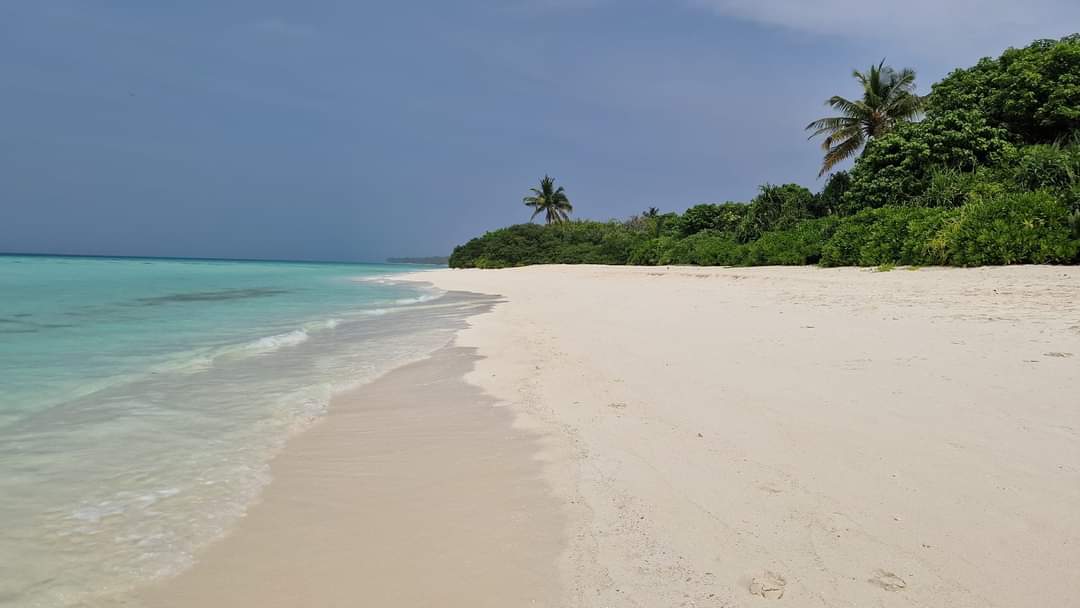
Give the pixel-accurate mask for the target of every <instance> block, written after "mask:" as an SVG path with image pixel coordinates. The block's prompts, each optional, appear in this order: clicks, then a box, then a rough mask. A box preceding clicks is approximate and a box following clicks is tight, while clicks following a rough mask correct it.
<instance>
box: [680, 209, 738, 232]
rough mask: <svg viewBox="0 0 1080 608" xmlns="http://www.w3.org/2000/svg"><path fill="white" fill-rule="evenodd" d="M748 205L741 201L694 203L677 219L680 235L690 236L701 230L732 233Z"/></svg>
mask: <svg viewBox="0 0 1080 608" xmlns="http://www.w3.org/2000/svg"><path fill="white" fill-rule="evenodd" d="M748 209H749V206H747V205H745V204H743V203H723V204H721V205H716V204H704V205H694V206H693V207H690V208H689V209H687V210H686V212H685V213H683V214H682V217H680V218H679V219H678V227H679V234H680V236H690V235H692V234H697V233H699V232H701V231H703V230H715V231H718V232H730V233H734V232H735V231H736V230H737V229H738V228H739V225H740V224H741V223H742V221H743V218H744V217H746V212H747V210H748Z"/></svg>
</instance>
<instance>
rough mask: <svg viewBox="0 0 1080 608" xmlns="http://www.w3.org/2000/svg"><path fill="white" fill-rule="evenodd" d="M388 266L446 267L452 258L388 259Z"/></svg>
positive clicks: (436, 256) (435, 256) (433, 256)
mask: <svg viewBox="0 0 1080 608" xmlns="http://www.w3.org/2000/svg"><path fill="white" fill-rule="evenodd" d="M386 262H387V263H388V264H433V265H437V266H446V265H447V264H448V263H449V262H450V258H448V257H446V256H445V255H443V256H438V255H432V256H427V257H421V258H386Z"/></svg>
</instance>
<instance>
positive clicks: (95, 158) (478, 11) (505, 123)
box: [0, 0, 1080, 260]
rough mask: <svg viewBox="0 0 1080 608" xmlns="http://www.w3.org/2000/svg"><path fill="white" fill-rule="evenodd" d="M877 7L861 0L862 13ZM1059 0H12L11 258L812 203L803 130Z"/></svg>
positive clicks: (254, 253) (932, 71)
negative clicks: (548, 207)
mask: <svg viewBox="0 0 1080 608" xmlns="http://www.w3.org/2000/svg"><path fill="white" fill-rule="evenodd" d="M879 6H880V7H881V8H877V7H879ZM1077 24H1080V2H1076V1H1075V0H1027V1H1025V2H1016V1H1015V0H983V1H977V0H932V1H931V0H908V1H907V2H903V3H899V4H898V3H895V2H890V3H884V2H879V3H875V2H869V3H868V2H865V1H855V0H820V1H818V2H808V1H806V0H668V1H666V2H665V1H660V0H626V1H623V0H506V1H502V2H497V1H480V0H464V1H452V0H432V1H408V0H397V1H393V2H390V1H387V2H379V1H374V0H368V1H364V0H353V1H319V0H310V1H307V2H295V1H290V2H285V1H277V0H257V1H256V0H248V1H223V0H214V1H203V0H186V1H184V2H154V1H146V0H114V1H105V0H99V1H94V0H86V1H76V0H27V1H22V0H7V1H5V2H3V3H0V251H24V252H63V253H108V254H125V255H177V256H220V257H265V258H308V259H349V260H378V259H382V258H383V257H386V256H389V255H409V254H415V255H422V254H423V255H426V254H445V253H448V252H449V250H450V249H451V248H452V247H453V245H455V244H458V243H460V242H463V241H464V240H466V239H467V238H469V237H471V236H474V235H476V234H478V233H480V232H483V231H484V230H487V229H490V228H494V227H498V226H501V225H505V224H509V223H514V222H518V221H524V220H527V219H528V213H527V211H528V210H527V209H526V208H525V207H524V206H523V205H522V203H521V197H522V196H523V195H524V194H525V193H526V190H527V189H528V187H530V186H531V185H533V183H534V182H536V181H537V178H539V177H540V176H542V175H543V174H544V173H550V174H551V175H553V176H555V177H556V178H557V179H558V180H559V182H560V183H562V184H563V185H565V186H566V188H567V191H568V193H569V195H570V198H571V200H572V201H573V203H574V205H575V208H576V209H577V213H576V215H577V216H578V217H588V218H594V219H608V218H612V217H625V216H628V215H630V214H632V213H635V212H638V211H640V210H642V209H644V208H645V207H648V206H650V205H655V206H658V207H660V208H661V209H664V210H677V211H681V210H683V209H685V208H686V207H688V206H690V205H692V204H695V203H700V202H712V201H723V200H747V199H749V198H750V197H751V196H752V195H753V194H754V192H755V189H756V187H757V185H758V184H761V183H763V182H788V181H796V182H799V183H802V184H804V185H806V186H808V187H810V188H811V189H814V190H817V189H818V188H820V185H821V182H820V181H818V180H817V179H816V174H817V167H818V163H819V160H820V151H819V149H818V147H817V144H816V143H815V142H808V141H806V137H805V133H804V132H803V127H804V126H805V125H806V123H808V122H809V121H810V120H813V119H815V118H818V117H819V116H821V115H823V114H825V113H827V108H825V106H824V105H823V100H824V99H825V98H826V97H828V96H829V95H831V94H834V93H840V94H844V95H856V94H857V91H856V89H855V88H854V86H853V80H852V79H851V78H850V73H851V70H852V68H854V67H860V68H861V67H865V66H867V65H869V64H870V63H872V62H876V61H878V60H880V59H881V58H882V57H886V58H887V59H888V61H889V63H891V64H893V65H894V66H896V67H913V68H915V69H916V70H917V71H918V74H919V84H920V90H921V91H922V92H928V91H929V88H930V84H931V83H932V82H933V81H934V80H937V79H938V78H940V77H941V76H943V75H944V74H945V73H947V71H948V70H950V69H952V68H953V67H955V66H961V65H963V66H966V65H970V64H971V63H973V62H974V61H975V60H977V58H978V57H980V56H983V55H997V54H998V53H999V52H1000V51H1001V50H1002V49H1003V48H1005V47H1007V46H1010V45H1024V44H1026V43H1027V42H1029V41H1030V40H1031V39H1034V38H1045V37H1060V36H1062V35H1064V34H1067V33H1069V31H1068V28H1069V27H1070V25H1071V27H1072V28H1073V29H1076V28H1077V27H1078V26H1077Z"/></svg>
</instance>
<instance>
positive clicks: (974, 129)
mask: <svg viewBox="0 0 1080 608" xmlns="http://www.w3.org/2000/svg"><path fill="white" fill-rule="evenodd" d="M1015 155H1016V148H1015V147H1014V146H1013V145H1012V144H1011V143H1009V138H1008V134H1007V133H1006V132H1005V131H1004V130H1003V129H1000V128H996V127H991V126H989V125H988V124H986V120H985V119H984V118H983V117H982V116H981V115H980V114H979V113H977V112H972V111H950V112H948V113H946V114H944V115H940V116H931V117H928V118H927V119H926V120H924V121H922V122H920V123H913V124H906V125H901V126H899V127H897V128H896V129H895V130H893V131H892V132H891V133H889V134H887V135H884V136H882V137H879V138H877V139H875V140H873V141H872V142H870V144H869V145H867V147H866V151H865V152H864V153H863V155H862V157H860V158H859V160H858V162H856V163H855V167H854V168H853V169H852V171H851V186H850V188H849V189H848V190H847V192H845V193H844V196H843V201H842V203H841V210H842V211H843V212H844V213H847V214H851V213H856V212H858V211H860V210H862V209H867V208H877V207H884V206H887V205H906V204H911V199H913V198H915V197H917V196H919V195H920V194H922V193H923V192H924V191H925V190H926V188H927V186H928V184H929V180H930V177H931V175H932V172H933V171H934V170H935V169H940V168H950V169H953V170H957V171H973V170H974V169H976V168H977V167H980V166H990V165H997V164H999V163H1002V162H1005V161H1007V160H1009V159H1012V158H1014V157H1015Z"/></svg>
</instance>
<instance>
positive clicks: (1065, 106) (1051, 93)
mask: <svg viewBox="0 0 1080 608" xmlns="http://www.w3.org/2000/svg"><path fill="white" fill-rule="evenodd" d="M1078 75H1080V35H1078V34H1073V35H1071V36H1067V37H1065V38H1062V39H1061V40H1039V41H1036V42H1034V43H1032V44H1031V45H1029V46H1027V47H1025V48H1022V49H1008V50H1006V51H1005V52H1004V53H1002V54H1001V56H1000V57H998V58H996V59H991V58H985V59H982V60H981V61H979V63H977V64H976V65H975V66H974V67H971V68H967V69H960V70H956V71H954V72H952V73H951V74H949V75H948V76H946V77H945V78H944V79H943V80H941V81H940V82H938V83H937V84H935V85H934V86H933V89H932V91H931V93H930V98H929V110H930V113H931V114H941V113H945V112H949V111H956V110H969V109H974V110H977V111H978V112H980V113H981V114H982V115H984V116H985V117H986V119H987V121H988V123H989V124H990V125H991V126H994V127H999V128H1002V129H1005V130H1007V131H1008V132H1009V133H1011V134H1012V135H1013V137H1014V138H1015V139H1016V140H1017V141H1018V142H1021V143H1050V142H1053V141H1055V140H1057V139H1058V138H1059V137H1061V136H1062V135H1063V134H1067V133H1069V132H1070V131H1075V130H1077V129H1080V76H1078Z"/></svg>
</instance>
